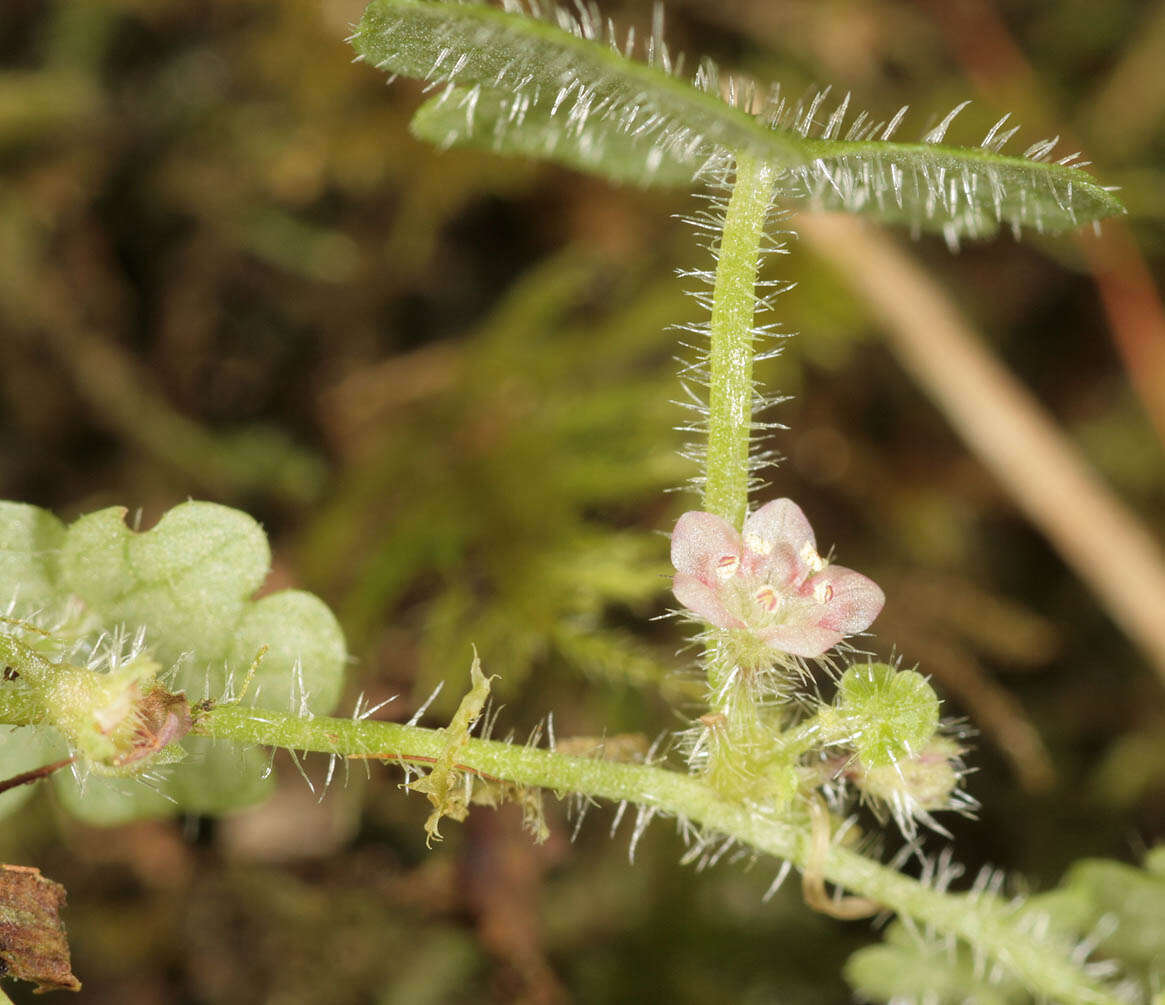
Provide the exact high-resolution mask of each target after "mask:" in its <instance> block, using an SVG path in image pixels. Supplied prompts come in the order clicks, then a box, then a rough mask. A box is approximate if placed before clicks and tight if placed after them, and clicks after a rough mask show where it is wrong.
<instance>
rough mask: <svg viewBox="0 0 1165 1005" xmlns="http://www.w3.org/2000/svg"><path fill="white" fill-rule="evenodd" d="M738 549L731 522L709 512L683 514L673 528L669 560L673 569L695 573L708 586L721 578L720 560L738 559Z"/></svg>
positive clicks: (689, 573)
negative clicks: (718, 571)
mask: <svg viewBox="0 0 1165 1005" xmlns="http://www.w3.org/2000/svg"><path fill="white" fill-rule="evenodd" d="M741 550H742V545H741V541H740V535H739V534H738V533H737V532H736V531H735V530H734V529H733V528H732V525H731V524H730V523H729V522H728V521H727V520H723V519H721V518H720V517H718V516H714V515H713V514H711V513H701V512H699V511H696V510H693V511H692V512H690V513H685V514H684V515H683V516H681V517H680V518H679V520H678V521H676V529H675V530H674V531H672V536H671V561H672V565H674V566H675V567H676V572H679V573H685V574H687V575H690V576H696V577H697V578H699V579H700V580H702V581H703V582H704V583H705V584H707V585H709V586H713V585H715V584H716V583H718V582H722V581H723V576H718V575H717V569H723V568H724V566H721V565H720V563H721V561H722V560H724V559H729V558H735V559H736V560H737V561H738V562H739V560H740V553H741ZM677 578H678V577H677ZM689 606H690V605H689Z"/></svg>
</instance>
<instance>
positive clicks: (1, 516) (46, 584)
mask: <svg viewBox="0 0 1165 1005" xmlns="http://www.w3.org/2000/svg"><path fill="white" fill-rule="evenodd" d="M64 537H65V527H64V524H62V523H61V521H60V520H58V519H57V518H56V517H55V516H53V515H52V514H51V513H49V512H46V511H45V510H43V509H38V508H37V507H36V506H27V505H25V504H24V503H14V502H3V501H0V604H7V603H8V602H9V601H10V600H13V599H15V600H16V601H17V603H18V604H20V605H21V606H22V607H23V606H25V605H28V606H30V607H36V606H39V605H41V604H44V603H48V602H50V601H52V600H53V599H55V597H56V594H57V586H56V580H57V568H56V566H57V562H56V559H57V550H58V549H59V548H60V547H61V542H62V541H63V540H64Z"/></svg>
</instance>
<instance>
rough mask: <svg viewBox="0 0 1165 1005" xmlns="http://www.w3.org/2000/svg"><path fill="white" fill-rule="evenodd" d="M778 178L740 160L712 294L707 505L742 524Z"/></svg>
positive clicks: (743, 158)
mask: <svg viewBox="0 0 1165 1005" xmlns="http://www.w3.org/2000/svg"><path fill="white" fill-rule="evenodd" d="M775 180H776V172H775V170H774V169H773V168H772V167H770V166H768V165H765V164H763V163H761V162H759V161H755V160H752V159H751V158H749V157H746V156H743V155H741V156H738V157H737V160H736V182H735V184H734V186H733V188H732V196H731V198H730V199H729V201H728V212H727V213H726V214H725V217H724V230H723V233H722V234H721V237H720V249H719V259H718V261H717V264H716V282H715V285H714V287H713V293H712V323H711V327H710V338H711V348H710V350H709V356H708V361H709V395H708V455H707V461H706V467H705V483H704V509H705V510H706V511H707V512H709V513H715V514H716V515H717V516H720V517H723V518H724V519H725V520H727V521H728V522H729V523H731V524H732V525H733V526H734V527H737V528H739V527H740V526H741V525H742V524H743V523H744V515H745V513H746V511H747V509H748V478H749V476H748V471H749V464H748V452H749V443H750V441H751V439H752V401H753V386H752V361H753V345H752V341H753V316H754V314H755V312H756V277H757V268H758V265H759V260H760V251H761V241H762V240H763V239H764V229H765V219H766V217H767V216H768V211H769V206H770V204H771V199H772V194H773V187H774V184H775Z"/></svg>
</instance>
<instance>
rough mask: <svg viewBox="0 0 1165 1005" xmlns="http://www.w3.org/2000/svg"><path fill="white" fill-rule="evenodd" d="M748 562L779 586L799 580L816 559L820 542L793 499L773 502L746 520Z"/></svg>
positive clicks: (808, 570)
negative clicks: (812, 560)
mask: <svg viewBox="0 0 1165 1005" xmlns="http://www.w3.org/2000/svg"><path fill="white" fill-rule="evenodd" d="M744 543H745V546H746V547H747V549H748V552H747V555H746V562H747V563H748V565H749V567H750V571H753V572H755V573H757V574H760V575H765V576H767V578H769V580H770V581H771V582H773V583H775V584H778V585H784V584H786V583H789V582H792V581H800V580H801V579H803V578H804V577H805V576H806V575H807V574H808V573H810V572H813V571H815V570H814V569H813V568H811V566H810V564H809V561H808V558H813V559H815V558H816V557H817V539H816V538H815V537H814V536H813V528H812V527H811V526H810V525H809V520H808V518H807V517H806V516H805V514H804V512H803V511H802V510H801V507H800V506H798V505H797V504H796V503H795V502H793V500H792V499H774V500H773V501H772V502H769V503H765V504H764V505H763V506H762V507H761V508H760V509H758V510H757V511H756V512H755V513H753V514H752V515H751V516H749V517H748V519H747V520H745V521H744Z"/></svg>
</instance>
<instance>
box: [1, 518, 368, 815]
mask: <svg viewBox="0 0 1165 1005" xmlns="http://www.w3.org/2000/svg"><path fill="white" fill-rule="evenodd" d="M125 514H126V511H125V510H124V509H120V508H111V509H105V510H100V511H98V512H96V513H92V514H90V515H88V516H84V517H81V518H80V519H79V520H77V521H76V522H75V523H74V524H73V525H72V526H70V527H69V528H68V529H67V530H66V529H65V528H64V527H63V526H62V525H61V524H60V523H59V522H58V521H57V520H56V518H55V517H53V516H52V515H51V514H49V513H46V512H44V511H43V510H38V509H36V508H35V507H31V506H20V505H17V504H13V503H0V596H13V595H15V596H16V597H17V599H18V601H19V609H20V610H21V611H24V610H25V609H26V608H27V609H29V610H33V609H34V608H35V607H43V608H44V609H45V611H46V612H52V611H55V610H57V609H63V608H64V607H65V605H66V604H67V602H68V601H69V599H70V598H72V597H76V598H78V599H80V600H81V601H82V602H83V603H84V606H85V612H86V613H85V617H84V618H83V619H80V623H82V624H83V625H84V626H85V628H86V629H87V630H92V631H94V632H98V633H100V632H101V631H105V632H107V633H114V632H115V631H116V630H117V629H123V628H124V629H126V630H128V632H129V633H131V634H132V633H134V632H136V631H138V630H139V629H140V630H143V631H144V632H145V644H146V646H147V648H148V649H149V650H150V652H151V653H152V654H153V656H154V657H155V658H156V659H157V660H158V662H160V663H161V664H162V666H163V667H164V668H170V667H173V668H174V673H173V678H172V679H171V680H170V681H169V683H168V686H169V687H170V688H171V689H172V690H175V691H178V690H184V691H186V692H187V693H188V694H189V695H190V697H191V699H192V700H198V699H200V698H206V697H209V698H216V699H217V698H222V697H223V696H224V694H225V693H226V692H227V691H228V690H229V688H230V687H231V686H233V690H234V691H235V692H237V691H238V690H240V689H241V687H242V685H243V681H244V680H245V679H247V677H248V671H249V669H250V668H251V667H252V665H253V664H255V661H256V656H257V655H258V654H259V653H260V652H261V651H262V652H263V653H264V656H263V659H262V660H260V661H259V662H258V664H257V668H256V671H255V674H254V679H253V680H252V681H251V682H250V690H249V692H248V695H247V701H248V702H249V703H250V704H252V705H255V706H258V707H263V708H275V709H279V710H280V711H287V710H288V709H290V710H291V711H292V712H293V713H295V714H300V715H313V714H326V713H327V712H329V711H331V710H332V709H333V708H334V707H335V705H336V702H337V701H338V700H339V697H340V691H341V688H342V685H343V669H344V663H345V660H346V659H347V653H346V647H345V644H344V637H343V633H342V632H341V630H340V627H339V625H338V623H337V622H336V619H335V617H334V616H333V615H332V613H331V611H330V610H328V608H327V607H326V606H325V605H324V604H323V602H322V601H320V600H319V599H318V598H316V597H314V596H312V595H311V594H309V593H305V592H303V591H300V590H285V591H282V592H280V593H275V594H272V595H270V596H267V597H264V598H262V599H260V600H257V601H256V600H253V599H252V597H253V594H254V593H255V591H256V590H257V589H258V588H259V587H260V586H261V585H262V584H263V581H264V580H265V579H266V577H267V573H268V569H269V566H270V560H271V555H270V549H269V547H268V544H267V538H266V536H265V535H264V533H263V530H262V528H261V527H260V526H259V525H258V524H257V523H256V522H255V521H254V520H253V519H252V518H251V517H249V516H247V515H246V514H245V513H240V512H238V511H236V510H232V509H229V508H227V507H225V506H219V505H216V504H213V503H203V502H188V503H183V504H182V505H180V506H176V507H175V508H174V509H172V510H170V511H169V512H168V513H166V514H165V516H163V517H162V519H161V520H160V521H159V522H158V524H157V525H156V526H155V527H153V528H152V529H151V530H148V531H146V532H144V533H137V532H135V531H133V530H131V529H130V528H129V527H127V526H126V524H125ZM74 620H77V619H74ZM46 624H50V623H49V622H46ZM8 627H9V629H10V630H11V631H13V632H20V633H22V636H21V637H22V638H26V639H31V640H33V641H38V643H39V640H40V636H39V635H37V634H36V633H35V632H33V631H32V630H31V629H27V628H23V627H21V626H15V625H12V626H8ZM67 627H68V628H69V629H70V630H72V629H73V624H72V622H70V623H69V625H68V626H67ZM51 641H52V639H51V637H50V638H48V639H46V640H44V643H45V645H48V644H49V643H50V642H51ZM66 641H67V642H68V645H62V646H59V647H55V648H54V647H51V646H50V647H49V648H50V649H53V650H54V651H53V653H52V654H51V655H50V654H46V656H47V657H48V658H51V659H63V658H64V654H65V653H66V652H68V651H70V649H71V646H72V637H71V638H70V639H68V640H66ZM57 649H59V650H60V651H59V652H56V651H55V650H57ZM228 680H231V681H232V685H230V686H229V685H228ZM49 733H50V735H51V737H52V738H53V741H54V743H56V744H58V745H59V744H60V743H61V742H62V741H60V739H59V737H57V736H56V733H55V731H49ZM8 735H9V734H5V738H7V736H8ZM11 736H12V737H13V739H12V743H11V744H9V745H0V770H3V768H4V767H6V766H7V765H8V763H9V761H11V763H12V764H16V765H18V767H17V768H14V769H13V771H11V772H9V774H15V773H18V771H20V770H27V767H35V766H36V765H37V764H40V763H45V761H46V760H51V759H53V758H52V757H46V756H45V755H44V753H43V751H42V750H41V749H40V744H41V741H42V739H43V738H42V737H41V736H40V732H39V731H31V730H21V731H19V733H17V734H11ZM183 747H184V748H185V749H186V751H187V752H188V754H190V755H191V756H188V757H187V758H186V759H185V760H184V761H182V762H181V763H178V764H172V765H167V766H166V767H165V770H164V771H162V772H160V773H159V774H158V775H157V776H156V777H155V778H153V779H151V785H152V786H153V788H149V787H146V786H144V785H142V784H140V783H139V782H138V781H137V780H136V779H135V778H133V777H130V776H129V775H127V776H126V777H112V778H111V777H104V776H102V775H101V774H99V773H91V772H86V771H85V770H84V765H81V766H80V767H79V772H80V776H81V780H80V781H78V778H77V777H74V774H73V772H66V771H62V772H58V773H57V775H56V776H55V777H54V784H55V786H56V788H57V791H58V794H59V796H60V798H61V801H62V802H63V803H64V805H65V806H66V807H67V808H68V809H70V811H72V812H73V813H75V814H76V815H77V816H80V817H81V818H83V819H85V820H87V821H89V822H91V823H100V824H110V823H121V822H125V821H127V820H133V819H138V818H141V817H151V816H165V815H169V814H172V813H175V812H179V811H186V812H197V813H221V812H226V811H227V810H231V809H236V808H239V807H242V806H245V805H248V804H250V803H253V802H255V801H257V800H258V799H261V798H262V797H263V796H264V795H265V794H266V793H267V792H268V791H269V790H270V788H271V779H270V778H268V777H267V775H268V771H267V759H266V756H265V755H263V754H262V753H260V752H258V751H239V750H236V749H234V748H232V747H231V746H229V745H226V744H218V745H214V744H211V743H210V742H209V741H207V740H204V739H200V738H197V737H187V738H186V739H185V740H184V741H183ZM58 756H60V755H58ZM26 763H27V767H25V765H26ZM4 777H7V776H4ZM9 796H10V797H11V798H7V799H3V798H0V812H3V811H4V810H5V809H10V808H12V807H13V806H14V804H15V802H16V801H17V800H19V799H23V798H25V794H24V792H23V791H22V790H14V792H13V793H10V794H9Z"/></svg>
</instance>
